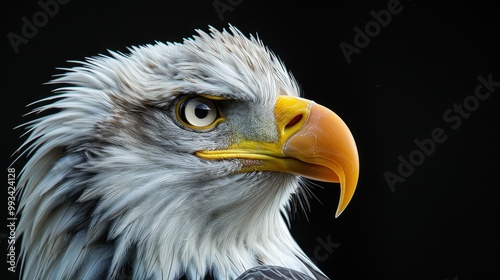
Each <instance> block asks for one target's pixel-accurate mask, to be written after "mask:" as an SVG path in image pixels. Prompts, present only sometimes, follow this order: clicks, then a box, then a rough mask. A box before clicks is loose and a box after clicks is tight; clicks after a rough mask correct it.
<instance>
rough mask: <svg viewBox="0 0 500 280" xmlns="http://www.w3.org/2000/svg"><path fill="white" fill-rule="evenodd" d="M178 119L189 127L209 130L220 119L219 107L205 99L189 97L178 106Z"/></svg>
mask: <svg viewBox="0 0 500 280" xmlns="http://www.w3.org/2000/svg"><path fill="white" fill-rule="evenodd" d="M177 117H178V118H179V119H180V120H181V121H182V122H183V123H184V124H185V125H187V126H188V127H190V128H195V129H200V128H201V129H204V128H208V127H210V126H211V125H213V124H215V123H216V121H217V120H218V119H219V112H218V108H217V105H216V104H215V102H214V101H213V100H210V99H208V98H205V97H199V96H197V97H188V98H186V99H183V100H181V102H180V103H179V105H178V106H177Z"/></svg>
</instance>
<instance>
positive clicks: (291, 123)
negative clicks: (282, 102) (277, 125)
mask: <svg viewBox="0 0 500 280" xmlns="http://www.w3.org/2000/svg"><path fill="white" fill-rule="evenodd" d="M301 119H302V114H300V115H297V116H295V117H294V118H293V119H292V120H290V122H288V124H287V125H286V126H285V128H289V127H291V126H293V125H295V124H296V123H298V122H299V121H300V120H301Z"/></svg>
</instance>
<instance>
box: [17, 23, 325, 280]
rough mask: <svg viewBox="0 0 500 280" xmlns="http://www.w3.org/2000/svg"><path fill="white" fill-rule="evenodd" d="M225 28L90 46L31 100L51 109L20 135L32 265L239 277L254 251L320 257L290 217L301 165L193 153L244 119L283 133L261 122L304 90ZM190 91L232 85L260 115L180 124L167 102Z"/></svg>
mask: <svg viewBox="0 0 500 280" xmlns="http://www.w3.org/2000/svg"><path fill="white" fill-rule="evenodd" d="M229 29H230V32H227V31H223V32H219V31H217V30H215V29H213V28H211V29H210V33H204V32H202V31H198V36H195V37H193V38H192V39H187V40H185V41H184V42H183V43H182V44H172V43H168V44H164V43H156V44H154V45H146V46H142V47H134V48H132V49H130V54H120V53H114V52H111V56H110V57H108V56H99V57H94V58H90V59H88V60H87V61H86V62H82V63H81V66H78V67H74V68H71V69H65V70H67V73H65V74H63V75H61V76H60V77H58V78H57V79H55V80H54V81H52V83H53V84H65V85H67V86H65V87H61V88H59V89H58V90H57V92H58V93H59V94H58V95H56V96H55V97H50V98H47V99H45V100H44V101H43V102H45V103H47V104H46V105H44V106H42V107H40V108H39V109H37V110H36V112H42V111H46V110H49V111H54V109H55V110H56V111H57V112H55V113H52V114H48V115H46V116H44V117H41V118H39V119H37V120H35V121H32V122H30V123H28V125H27V126H28V127H29V137H28V139H27V141H26V143H25V144H24V145H23V147H22V148H23V149H25V151H26V152H27V153H29V155H30V158H29V161H28V162H27V164H26V165H25V167H24V169H23V171H22V176H21V179H20V182H19V185H20V186H22V200H21V204H22V207H21V220H20V224H19V227H18V235H19V236H22V249H21V254H22V264H21V266H22V275H23V278H24V279H96V278H106V279H120V278H121V277H123V276H124V275H132V276H133V279H176V278H178V277H181V276H183V275H185V276H186V277H187V278H189V279H202V278H203V277H204V276H205V275H207V274H211V275H213V276H214V278H216V279H234V278H236V277H237V276H238V275H240V274H241V273H243V272H244V271H245V270H247V269H250V268H252V267H254V266H257V265H259V264H268V265H279V266H284V267H288V268H292V269H295V270H298V271H301V272H304V273H306V274H309V275H312V273H311V271H310V268H313V269H315V270H317V268H316V267H315V265H314V264H313V263H312V262H311V261H310V260H309V259H308V258H307V257H306V256H305V254H304V253H303V252H302V250H301V249H300V248H299V246H298V245H297V244H296V242H295V241H294V240H293V238H292V236H291V235H290V233H289V229H288V227H287V223H286V220H285V219H286V215H287V208H288V207H289V203H290V198H291V196H292V195H294V194H295V193H297V192H299V191H300V190H301V187H300V182H299V180H300V179H299V178H298V177H297V176H294V175H290V174H284V173H271V172H254V173H244V174H235V173H234V172H235V171H236V170H238V168H239V167H240V163H239V162H237V161H206V160H202V159H200V158H198V157H196V156H194V155H193V154H194V152H196V151H197V150H200V149H216V148H220V147H223V146H224V145H227V144H228V141H230V140H231V137H237V136H235V135H233V134H232V131H233V130H232V129H233V128H234V127H237V126H241V125H245V126H248V127H247V128H245V130H244V131H250V132H251V131H252V130H260V132H262V133H259V135H260V136H259V137H262V138H266V139H272V138H273V137H276V135H274V134H273V132H272V131H273V130H272V127H265V125H264V128H262V127H257V126H258V125H259V124H260V125H262V124H266V123H268V124H269V123H272V121H270V120H272V118H273V116H272V106H273V104H274V101H275V99H276V98H277V96H278V95H279V94H287V95H294V96H298V95H299V91H298V87H297V84H296V82H295V81H294V79H293V77H292V76H291V75H290V74H289V73H288V72H287V70H286V69H285V67H284V66H283V64H282V63H281V62H280V60H279V59H277V58H276V57H275V56H274V55H273V54H272V53H271V52H270V51H269V50H267V48H265V47H264V46H263V44H262V43H261V42H260V41H259V40H258V39H256V38H254V37H250V38H246V37H245V36H243V35H242V34H241V33H240V32H239V31H238V30H237V29H235V28H234V27H230V28H229ZM184 94H210V95H216V96H221V97H225V98H230V99H233V100H234V105H235V106H238V110H245V114H246V115H247V120H254V121H249V122H248V123H242V122H241V118H240V120H239V121H237V120H235V121H234V122H232V123H231V122H228V123H227V124H225V125H221V126H220V127H219V128H218V129H217V130H214V131H208V132H205V133H199V132H196V131H189V130H186V129H185V128H182V127H180V126H179V125H178V123H176V120H175V117H173V116H175V114H174V109H173V107H174V106H173V105H172V104H173V102H174V100H176V99H177V98H178V97H179V96H181V95H184ZM235 112H236V110H235ZM235 115H237V114H236V113H235ZM240 115H241V113H240ZM240 117H241V116H240ZM266 120H267V121H266ZM250 132H249V133H250Z"/></svg>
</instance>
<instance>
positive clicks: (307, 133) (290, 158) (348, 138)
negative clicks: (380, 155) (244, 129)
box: [196, 96, 359, 217]
mask: <svg viewBox="0 0 500 280" xmlns="http://www.w3.org/2000/svg"><path fill="white" fill-rule="evenodd" d="M274 115H275V118H276V124H277V129H278V135H279V136H278V140H277V141H275V142H258V141H251V140H243V141H240V142H238V143H234V144H232V145H231V146H230V147H228V148H227V149H224V150H215V151H199V152H197V153H196V155H197V156H199V157H201V158H205V159H212V160H224V159H244V160H243V161H242V164H243V167H242V169H241V172H251V171H279V172H288V173H292V174H297V175H301V176H303V177H305V178H309V179H314V180H318V181H324V182H335V183H340V200H339V204H338V207H337V212H336V215H335V217H338V216H339V215H340V214H341V213H342V212H343V211H344V209H345V208H346V207H347V205H348V204H349V202H350V201H351V198H352V196H353V195H354V191H355V189H356V185H357V182H358V176H359V158H358V150H357V148H356V143H355V141H354V138H353V136H352V134H351V132H350V131H349V128H348V127H347V125H346V124H345V123H344V122H343V121H342V120H341V119H340V117H339V116H337V115H336V114H335V113H333V112H332V111H330V110H329V109H327V108H326V107H323V106H321V105H318V104H316V103H314V102H311V101H309V100H306V99H303V98H297V97H291V96H279V97H278V99H277V102H276V105H275V108H274Z"/></svg>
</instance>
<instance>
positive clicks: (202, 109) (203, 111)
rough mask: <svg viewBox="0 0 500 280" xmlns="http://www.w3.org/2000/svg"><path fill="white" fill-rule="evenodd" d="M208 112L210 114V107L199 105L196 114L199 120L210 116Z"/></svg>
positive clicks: (195, 110)
mask: <svg viewBox="0 0 500 280" xmlns="http://www.w3.org/2000/svg"><path fill="white" fill-rule="evenodd" d="M208 112H210V107H208V106H207V104H198V106H196V109H194V114H195V115H196V117H198V118H199V119H203V118H205V117H206V116H207V115H208Z"/></svg>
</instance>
